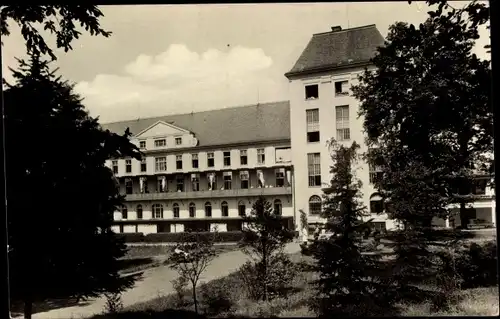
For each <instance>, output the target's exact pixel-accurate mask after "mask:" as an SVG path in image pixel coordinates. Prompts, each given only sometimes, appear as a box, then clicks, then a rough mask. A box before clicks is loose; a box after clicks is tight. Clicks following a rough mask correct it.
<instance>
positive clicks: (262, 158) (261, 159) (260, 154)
mask: <svg viewBox="0 0 500 319" xmlns="http://www.w3.org/2000/svg"><path fill="white" fill-rule="evenodd" d="M265 162H266V153H265V152H264V149H263V148H258V149H257V163H258V164H264V163H265Z"/></svg>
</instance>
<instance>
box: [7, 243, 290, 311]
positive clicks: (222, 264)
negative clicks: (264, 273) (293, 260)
mask: <svg viewBox="0 0 500 319" xmlns="http://www.w3.org/2000/svg"><path fill="white" fill-rule="evenodd" d="M299 251H300V247H299V244H298V243H291V244H288V245H287V246H286V252H287V253H290V254H292V253H296V252H299ZM247 258H248V257H247V256H246V255H244V254H243V253H242V252H241V251H239V250H236V251H230V252H226V253H223V254H221V255H220V256H219V257H218V258H217V259H215V260H214V261H213V262H212V263H211V264H210V265H209V266H208V267H207V270H206V271H205V273H204V276H202V278H201V279H200V282H208V281H211V280H214V279H218V278H221V277H224V276H226V275H228V274H230V273H232V272H234V271H236V270H237V269H238V268H239V267H240V266H241V265H243V264H244V263H245V261H246V260H247ZM176 277H177V273H176V272H175V271H174V270H172V269H170V268H169V267H168V266H160V267H156V268H152V269H148V270H146V271H144V274H143V279H142V280H140V281H138V282H137V283H136V285H135V287H134V288H132V289H130V290H128V291H126V292H125V293H124V294H123V296H122V298H123V305H124V307H128V306H131V305H133V304H136V303H141V302H145V301H148V300H151V299H154V298H156V297H161V296H165V295H168V294H171V293H173V292H174V290H173V288H172V284H171V282H170V281H171V280H172V279H175V278H176ZM104 305H105V299H104V298H99V299H95V300H90V301H89V303H88V304H87V305H81V306H73V307H67V308H60V309H53V310H50V311H47V312H41V313H36V314H34V315H33V319H80V318H89V317H92V316H93V315H96V314H99V313H102V311H103V309H104ZM16 319H17V318H16Z"/></svg>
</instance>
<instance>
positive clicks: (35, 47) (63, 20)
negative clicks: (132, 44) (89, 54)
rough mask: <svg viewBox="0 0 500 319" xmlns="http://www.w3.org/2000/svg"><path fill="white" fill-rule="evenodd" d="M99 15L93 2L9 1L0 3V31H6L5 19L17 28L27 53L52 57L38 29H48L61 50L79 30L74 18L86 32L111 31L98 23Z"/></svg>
mask: <svg viewBox="0 0 500 319" xmlns="http://www.w3.org/2000/svg"><path fill="white" fill-rule="evenodd" d="M102 16H103V14H102V12H101V10H99V8H98V7H97V6H96V5H67V4H64V5H9V6H0V35H1V36H2V37H4V36H8V35H10V28H9V23H8V21H9V20H12V21H14V22H15V23H16V24H17V25H18V26H19V27H20V28H21V33H22V36H23V38H24V40H25V41H26V49H27V52H28V54H36V55H40V54H41V55H45V54H48V55H49V56H50V57H51V58H52V60H56V59H57V57H56V56H55V55H54V51H53V49H52V48H50V47H49V45H48V44H47V43H46V41H45V39H44V38H43V36H42V35H41V33H40V29H43V30H44V31H48V32H49V33H50V34H52V35H55V37H56V47H57V48H63V49H64V51H65V52H68V51H69V50H71V49H72V46H71V43H72V42H73V40H74V39H78V38H79V37H80V35H81V34H82V33H81V32H80V31H79V30H78V28H77V26H76V25H75V22H77V23H79V24H80V27H82V28H84V29H85V31H87V32H89V33H90V35H102V36H105V37H109V36H110V35H111V32H109V31H105V30H104V29H102V28H101V27H100V25H99V19H100V18H101V17H102Z"/></svg>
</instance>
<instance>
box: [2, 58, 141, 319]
mask: <svg viewBox="0 0 500 319" xmlns="http://www.w3.org/2000/svg"><path fill="white" fill-rule="evenodd" d="M19 64H20V66H19V69H18V70H12V71H13V74H14V78H15V81H16V83H14V84H12V85H11V84H8V87H7V89H6V90H5V92H4V101H5V111H6V112H5V115H6V116H5V128H6V132H5V139H6V140H5V147H6V148H5V151H6V167H7V170H6V172H7V176H6V178H7V181H8V184H7V185H8V187H7V198H8V200H9V207H8V215H7V217H8V235H9V238H8V240H9V245H10V248H11V251H10V252H9V269H10V289H11V290H10V293H11V299H12V300H16V301H22V302H24V305H25V311H24V312H25V318H31V314H32V305H33V303H34V302H38V301H43V300H46V299H49V298H68V297H75V296H76V297H92V296H97V295H100V294H102V293H104V292H111V293H118V292H121V291H122V290H124V289H126V288H128V287H131V285H132V284H133V281H134V280H133V278H127V279H125V278H121V277H120V276H119V274H118V270H119V264H118V262H117V259H118V258H119V257H122V256H123V255H124V254H125V252H126V246H125V245H124V243H123V242H120V241H118V240H117V239H116V238H115V236H114V233H113V232H112V231H111V224H112V222H113V212H114V211H115V210H117V208H118V207H119V205H121V203H122V201H123V199H124V198H123V196H121V195H120V194H119V189H118V188H117V185H116V183H115V180H114V179H113V174H112V172H111V170H110V169H109V168H108V167H106V166H105V164H104V163H105V161H106V160H107V159H109V158H116V157H123V156H131V157H134V158H137V159H139V158H140V152H139V150H138V149H137V148H136V147H135V146H134V145H132V144H131V143H130V142H129V140H128V137H129V135H130V134H129V132H125V134H124V135H121V136H120V135H117V134H114V133H111V132H109V131H108V130H103V129H102V128H101V127H100V125H99V123H98V120H97V119H95V118H92V117H90V116H89V115H88V113H87V111H86V110H85V108H84V105H83V104H82V99H81V98H80V97H79V96H78V95H76V94H75V93H73V91H72V85H70V84H69V83H67V82H65V81H63V80H62V79H61V78H60V77H56V75H55V73H54V72H51V71H50V70H49V63H48V62H46V61H43V60H42V59H40V58H39V57H38V56H37V55H33V56H32V57H31V60H30V61H29V62H27V63H26V62H25V61H22V60H21V61H19ZM35 139H37V140H36V141H35ZM26 141H27V142H26ZM30 141H32V142H30ZM24 142H26V143H27V144H28V145H26V144H25V143H24Z"/></svg>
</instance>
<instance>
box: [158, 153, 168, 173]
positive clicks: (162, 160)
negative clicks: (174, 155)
mask: <svg viewBox="0 0 500 319" xmlns="http://www.w3.org/2000/svg"><path fill="white" fill-rule="evenodd" d="M166 170H167V158H166V157H165V156H161V157H156V158H155V171H157V172H165V171H166Z"/></svg>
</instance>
